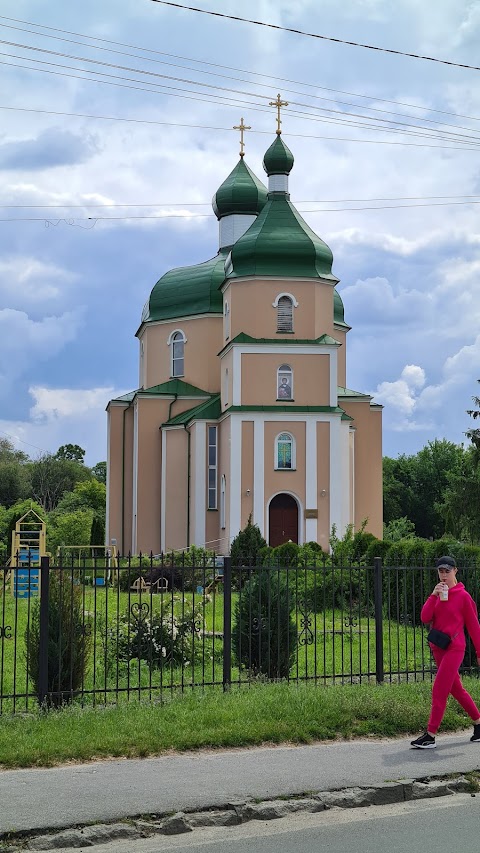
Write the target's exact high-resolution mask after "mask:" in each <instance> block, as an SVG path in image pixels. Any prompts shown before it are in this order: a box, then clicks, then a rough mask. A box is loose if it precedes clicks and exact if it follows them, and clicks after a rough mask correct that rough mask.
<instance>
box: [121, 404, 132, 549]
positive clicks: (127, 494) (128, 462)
mask: <svg viewBox="0 0 480 853" xmlns="http://www.w3.org/2000/svg"><path fill="white" fill-rule="evenodd" d="M123 452H124V477H123V482H124V506H123V520H124V525H123V534H122V538H123V544H122V548H121V550H122V551H123V553H124V554H128V553H130V552H132V513H133V406H129V408H128V409H126V410H125V432H124V448H123Z"/></svg>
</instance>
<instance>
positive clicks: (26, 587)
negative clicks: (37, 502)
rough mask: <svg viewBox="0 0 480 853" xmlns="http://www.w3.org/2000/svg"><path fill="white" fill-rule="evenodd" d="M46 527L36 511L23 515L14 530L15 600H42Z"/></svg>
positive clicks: (13, 582) (12, 575)
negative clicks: (42, 560) (41, 563)
mask: <svg viewBox="0 0 480 853" xmlns="http://www.w3.org/2000/svg"><path fill="white" fill-rule="evenodd" d="M45 542H46V524H45V522H44V521H43V520H42V519H41V518H40V516H39V515H38V514H37V513H36V512H35V510H33V509H29V510H28V512H26V513H25V515H22V517H21V518H19V519H18V521H17V523H16V524H15V529H14V530H12V552H11V557H10V566H11V569H12V573H11V577H12V595H13V596H14V598H31V597H35V596H38V591H39V580H40V560H41V558H42V557H46V556H47V552H46V549H45Z"/></svg>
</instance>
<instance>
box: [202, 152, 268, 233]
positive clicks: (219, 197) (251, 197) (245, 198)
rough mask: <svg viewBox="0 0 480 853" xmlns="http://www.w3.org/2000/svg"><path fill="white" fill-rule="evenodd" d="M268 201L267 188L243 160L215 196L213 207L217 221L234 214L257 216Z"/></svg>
mask: <svg viewBox="0 0 480 853" xmlns="http://www.w3.org/2000/svg"><path fill="white" fill-rule="evenodd" d="M266 201H267V188H266V186H264V184H262V182H261V181H259V180H258V178H257V177H256V175H254V174H253V172H252V170H251V169H249V167H248V166H247V164H246V163H245V161H244V160H243V158H242V159H240V161H239V162H238V163H237V165H236V166H235V168H234V169H233V170H232V171H231V172H230V174H229V176H228V178H226V179H225V180H224V182H223V184H221V186H220V187H219V188H218V190H217V192H216V193H215V195H214V196H213V199H212V207H213V212H214V213H215V216H216V217H217V219H221V218H222V216H229V215H230V214H232V213H241V214H251V215H254V216H256V215H257V213H260V211H261V210H262V209H263V208H264V206H265V203H266Z"/></svg>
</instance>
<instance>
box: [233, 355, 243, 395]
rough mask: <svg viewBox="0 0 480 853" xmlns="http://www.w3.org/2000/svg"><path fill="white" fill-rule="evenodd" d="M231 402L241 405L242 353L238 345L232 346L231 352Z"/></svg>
mask: <svg viewBox="0 0 480 853" xmlns="http://www.w3.org/2000/svg"><path fill="white" fill-rule="evenodd" d="M232 360H233V365H232V373H233V377H232V404H233V405H234V406H241V405H242V353H241V352H240V349H239V348H238V347H235V346H234V347H233V353H232Z"/></svg>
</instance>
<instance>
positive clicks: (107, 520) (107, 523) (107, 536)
mask: <svg viewBox="0 0 480 853" xmlns="http://www.w3.org/2000/svg"><path fill="white" fill-rule="evenodd" d="M124 417H125V415H124ZM111 420H112V419H111V417H110V411H108V412H107V483H106V487H107V495H106V506H105V510H106V512H105V545H110V429H111ZM122 453H125V448H124V447H122ZM123 488H125V486H124V485H123ZM122 500H123V495H122ZM122 535H123V530H122ZM116 536H117V537H118V540H117V541H118V543H119V547H121V540H120V537H119V534H118V533H116Z"/></svg>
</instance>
